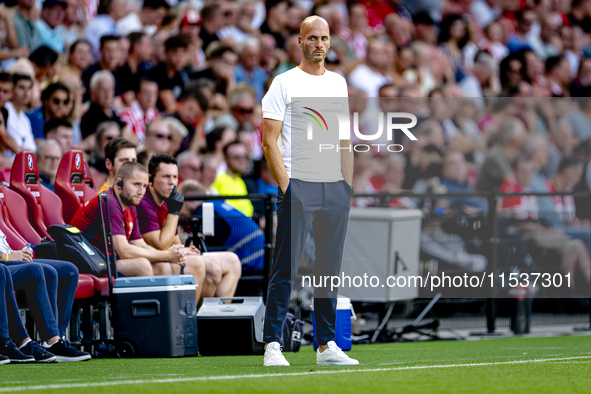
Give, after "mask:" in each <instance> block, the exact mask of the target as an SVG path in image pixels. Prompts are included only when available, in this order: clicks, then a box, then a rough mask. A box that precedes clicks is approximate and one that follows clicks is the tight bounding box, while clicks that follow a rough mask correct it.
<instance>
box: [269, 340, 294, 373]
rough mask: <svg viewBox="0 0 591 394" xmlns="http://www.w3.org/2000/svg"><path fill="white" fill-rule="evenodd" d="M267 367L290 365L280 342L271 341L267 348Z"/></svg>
mask: <svg viewBox="0 0 591 394" xmlns="http://www.w3.org/2000/svg"><path fill="white" fill-rule="evenodd" d="M263 365H264V366H265V367H289V363H288V362H287V360H286V359H285V357H284V356H283V353H281V345H279V342H271V343H269V344H268V345H267V349H266V350H265V362H264V364H263Z"/></svg>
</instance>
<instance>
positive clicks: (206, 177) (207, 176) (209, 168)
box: [201, 160, 218, 188]
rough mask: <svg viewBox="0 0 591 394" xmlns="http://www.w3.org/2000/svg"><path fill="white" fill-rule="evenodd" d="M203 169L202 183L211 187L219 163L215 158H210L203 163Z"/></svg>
mask: <svg viewBox="0 0 591 394" xmlns="http://www.w3.org/2000/svg"><path fill="white" fill-rule="evenodd" d="M202 167H203V168H202V169H201V183H202V184H203V186H205V187H208V188H209V187H210V186H211V184H212V183H214V182H215V178H216V177H217V174H218V163H217V161H215V160H208V161H206V162H205V163H203V166H202Z"/></svg>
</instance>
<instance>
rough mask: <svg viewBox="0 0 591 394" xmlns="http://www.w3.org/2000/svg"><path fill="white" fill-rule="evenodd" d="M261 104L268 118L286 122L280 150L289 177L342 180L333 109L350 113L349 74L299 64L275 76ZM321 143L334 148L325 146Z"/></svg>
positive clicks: (264, 114)
mask: <svg viewBox="0 0 591 394" xmlns="http://www.w3.org/2000/svg"><path fill="white" fill-rule="evenodd" d="M262 107H263V118H266V119H273V120H279V121H283V125H282V127H281V136H280V139H279V140H280V143H281V145H280V150H281V157H282V158H283V162H284V163H285V169H286V170H287V175H288V176H289V177H290V178H292V177H293V178H294V179H299V180H303V181H307V182H337V181H340V180H342V179H343V174H342V172H341V152H340V151H338V150H337V147H339V146H340V140H339V125H338V123H339V122H338V118H337V116H335V115H332V116H331V114H330V111H338V112H339V113H342V114H346V115H347V119H348V116H349V103H348V90H347V81H346V80H345V78H343V77H342V76H341V75H339V74H337V73H334V72H332V71H329V70H325V72H324V74H322V75H312V74H308V73H307V72H305V71H303V70H302V69H301V68H299V67H294V68H292V69H291V70H289V71H286V72H284V73H282V74H279V75H278V76H276V77H275V79H273V82H272V84H271V86H270V88H269V91H268V92H267V94H266V95H265V97H263V100H262ZM312 118H314V120H312ZM347 130H348V131H349V129H347ZM311 131H312V132H313V133H312V135H311V137H312V139H309V137H310V132H311ZM321 144H322V146H324V147H328V146H330V145H332V146H333V147H334V148H333V149H328V148H326V149H322V150H321V149H320V145H321Z"/></svg>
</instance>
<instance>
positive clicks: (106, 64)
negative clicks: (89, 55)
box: [101, 41, 121, 71]
mask: <svg viewBox="0 0 591 394" xmlns="http://www.w3.org/2000/svg"><path fill="white" fill-rule="evenodd" d="M120 51H121V49H120V42H119V41H107V42H105V45H104V46H103V49H101V64H102V65H103V68H105V69H107V70H110V71H112V70H115V69H116V68H117V67H118V66H119V60H120V58H121V52H120Z"/></svg>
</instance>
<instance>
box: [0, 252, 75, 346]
mask: <svg viewBox="0 0 591 394" xmlns="http://www.w3.org/2000/svg"><path fill="white" fill-rule="evenodd" d="M2 264H5V265H6V266H7V267H8V269H9V270H10V273H11V274H12V281H13V284H14V289H15V290H16V291H18V290H24V291H25V293H26V296H27V305H28V306H29V309H30V310H31V314H32V315H33V319H35V323H36V324H37V328H38V330H39V333H40V335H41V337H42V338H43V340H46V339H49V338H51V337H54V336H56V335H59V336H64V334H65V332H66V329H67V328H68V324H69V322H70V316H71V315H72V304H73V303H74V295H75V294H76V287H77V286H78V268H76V266H75V265H74V264H72V263H70V262H67V261H62V260H45V259H34V260H33V262H32V263H27V262H23V261H6V262H3V263H2Z"/></svg>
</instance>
